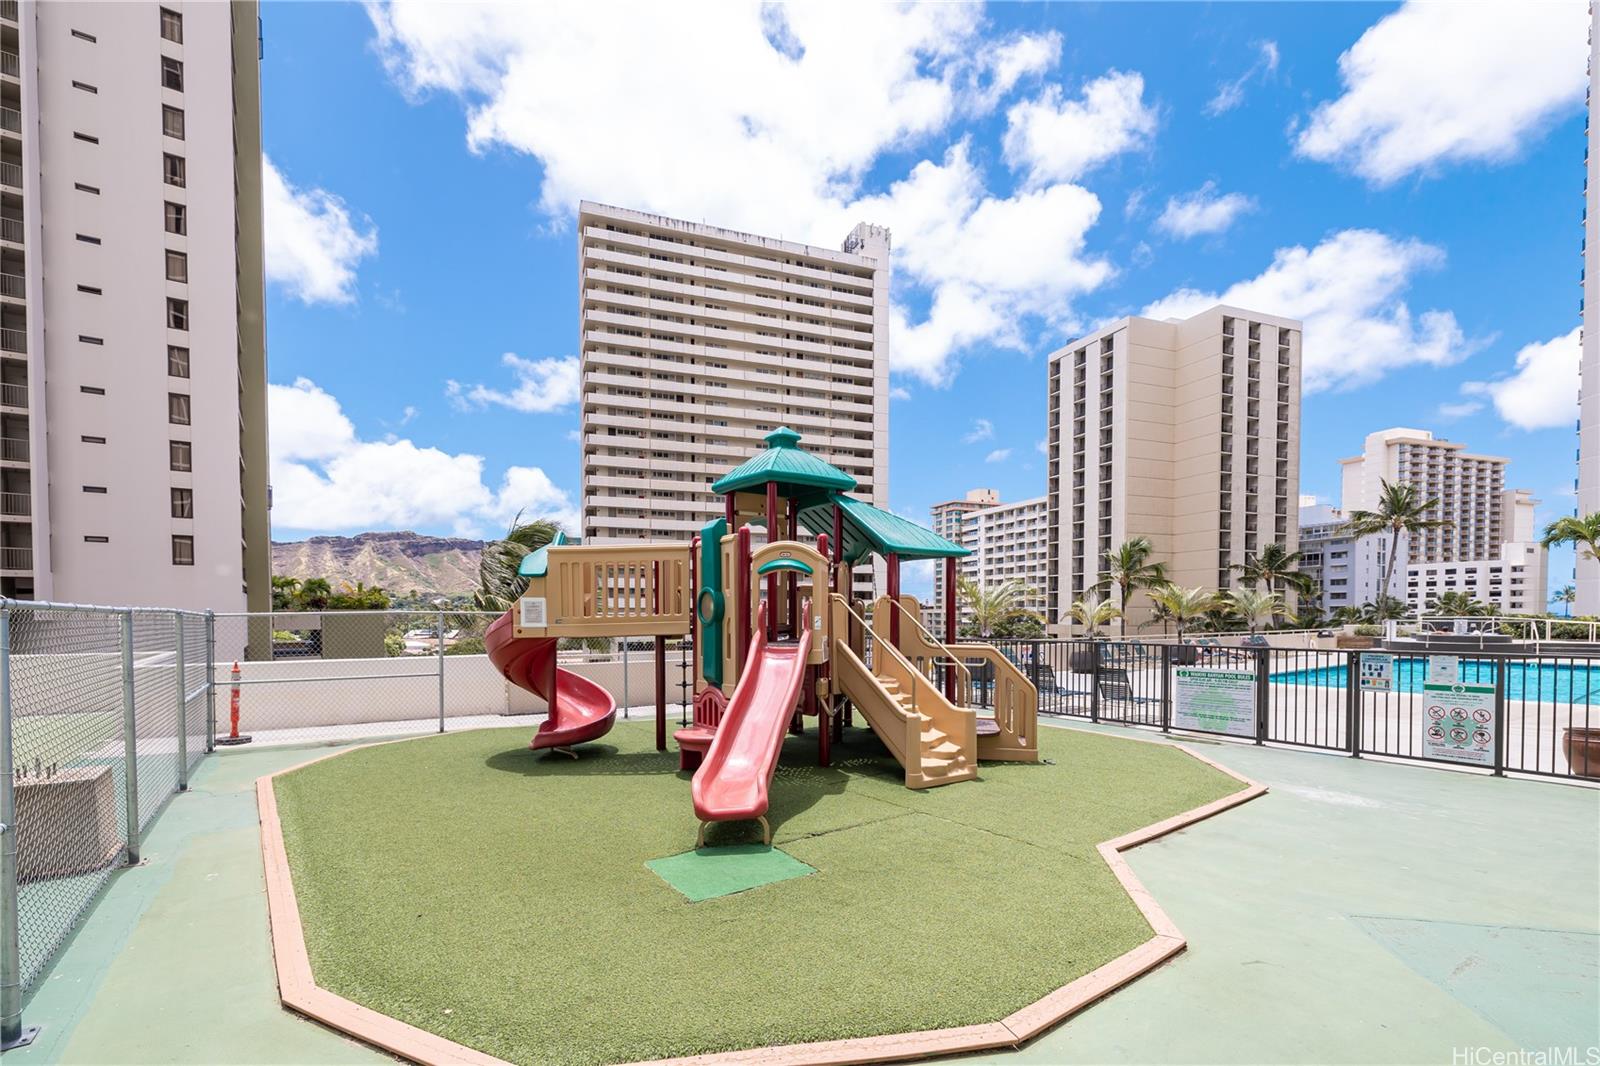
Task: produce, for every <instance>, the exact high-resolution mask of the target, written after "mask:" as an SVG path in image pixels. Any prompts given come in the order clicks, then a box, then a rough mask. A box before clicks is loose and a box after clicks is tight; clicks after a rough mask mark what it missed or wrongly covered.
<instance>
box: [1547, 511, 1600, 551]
mask: <svg viewBox="0 0 1600 1066" xmlns="http://www.w3.org/2000/svg"><path fill="white" fill-rule="evenodd" d="M1558 544H1570V545H1572V547H1573V548H1574V550H1576V552H1577V554H1578V557H1579V558H1582V559H1596V558H1600V511H1596V512H1595V513H1594V514H1590V515H1584V516H1582V517H1581V518H1580V517H1579V516H1577V515H1570V514H1569V515H1566V516H1565V517H1562V518H1558V519H1556V520H1555V521H1554V522H1551V523H1550V524H1549V525H1548V526H1545V527H1544V546H1545V547H1546V548H1554V547H1555V546H1556V545H1558Z"/></svg>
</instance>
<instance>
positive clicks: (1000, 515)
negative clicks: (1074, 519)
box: [957, 496, 1049, 620]
mask: <svg viewBox="0 0 1600 1066" xmlns="http://www.w3.org/2000/svg"><path fill="white" fill-rule="evenodd" d="M1046 499H1047V498H1046V497H1044V496H1035V497H1034V498H1033V499H1031V500H1018V501H1016V502H1015V503H1001V504H996V505H995V506H993V507H984V508H980V509H978V510H974V511H968V512H967V513H966V514H965V515H963V516H962V518H961V540H960V541H959V543H960V544H961V546H962V547H964V548H969V549H971V551H972V554H971V555H968V556H966V557H965V558H963V559H961V560H959V561H958V562H957V566H958V567H959V568H960V573H961V576H962V577H964V578H966V579H968V580H969V581H972V582H974V583H975V584H977V585H980V586H982V587H984V588H993V587H994V586H996V585H1001V584H1004V583H1005V582H1007V581H1020V582H1022V585H1023V588H1024V589H1026V590H1027V591H1026V592H1025V593H1024V595H1023V597H1022V598H1021V599H1020V600H1019V601H1018V602H1017V606H1019V607H1021V608H1022V609H1023V610H1027V611H1032V612H1034V613H1035V614H1037V615H1040V616H1041V617H1044V616H1046V615H1047V612H1048V610H1049V604H1048V603H1047V602H1046V599H1045V586H1046V583H1047V570H1048V562H1049V554H1048V549H1047V545H1048V542H1049V532H1048V529H1047V527H1048V525H1049V510H1048V508H1047V507H1046ZM967 613H969V612H963V613H962V617H963V620H965V617H966V614H967Z"/></svg>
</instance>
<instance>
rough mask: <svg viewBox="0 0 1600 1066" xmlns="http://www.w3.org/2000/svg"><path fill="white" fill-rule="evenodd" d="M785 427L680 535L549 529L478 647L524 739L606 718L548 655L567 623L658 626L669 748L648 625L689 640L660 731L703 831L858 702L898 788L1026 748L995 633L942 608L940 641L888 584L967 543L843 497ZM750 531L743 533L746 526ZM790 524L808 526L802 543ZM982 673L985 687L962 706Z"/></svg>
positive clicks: (721, 484)
mask: <svg viewBox="0 0 1600 1066" xmlns="http://www.w3.org/2000/svg"><path fill="white" fill-rule="evenodd" d="M799 439H800V438H799V434H797V433H795V432H794V431H793V430H790V429H787V428H784V429H778V430H774V431H773V432H772V433H770V434H768V435H767V437H766V443H767V447H766V449H765V450H764V451H761V452H758V453H757V454H756V455H755V456H753V457H752V458H751V459H749V460H747V461H746V462H745V463H743V464H741V465H740V466H739V467H737V468H736V469H734V470H733V471H731V472H730V473H728V474H726V475H725V476H723V477H722V478H721V479H719V480H718V481H716V482H715V483H714V484H713V485H712V486H711V488H712V491H713V492H715V493H716V494H718V495H719V496H721V497H722V498H723V503H724V515H723V517H721V518H718V519H715V520H713V521H711V522H709V523H707V524H706V526H705V527H704V528H703V529H702V530H701V531H700V533H699V534H697V535H696V536H695V537H694V538H693V539H692V541H690V542H689V543H688V544H681V543H680V544H629V545H585V544H580V543H577V542H575V541H571V540H568V539H567V538H566V537H564V536H558V537H557V538H556V539H555V540H554V541H553V542H551V543H550V544H549V545H547V546H546V547H543V548H540V549H539V550H538V551H535V552H532V553H530V554H529V555H528V556H527V557H526V558H525V559H524V560H523V562H522V565H521V568H520V571H519V572H520V573H521V574H522V575H523V576H524V577H526V578H528V587H527V589H526V591H525V592H524V593H523V596H522V598H521V599H520V600H519V601H518V603H517V605H516V607H515V608H514V609H513V610H511V611H507V612H506V614H505V615H504V616H503V617H501V618H500V619H499V620H497V621H496V622H495V623H494V624H493V625H492V626H491V627H490V629H489V632H488V634H487V635H486V638H485V644H486V647H487V650H488V653H489V657H490V660H491V661H492V662H493V663H494V664H495V666H496V667H497V668H498V669H499V670H500V672H501V673H502V674H503V675H504V676H505V677H506V678H507V679H508V680H510V681H511V682H512V683H513V684H516V685H519V686H521V687H523V688H526V689H528V690H530V691H532V692H534V693H536V694H538V695H539V696H541V697H542V698H544V699H545V701H546V702H547V704H548V705H549V717H548V719H547V720H546V721H545V723H544V724H543V725H542V726H541V727H540V729H539V731H538V733H537V734H536V735H535V736H534V738H533V740H532V742H531V744H530V747H532V748H534V749H544V748H551V749H555V750H558V751H562V752H565V753H566V754H569V755H574V757H575V756H576V753H575V752H573V751H572V746H573V745H576V744H581V743H584V742H586V741H593V740H596V739H598V738H600V737H602V736H604V735H605V734H606V732H607V731H609V730H610V728H611V726H612V723H613V722H614V721H615V717H616V706H615V703H614V701H613V700H612V698H611V697H610V695H609V694H607V693H606V692H605V690H604V689H602V688H600V687H599V686H597V685H594V684H593V683H591V682H588V681H585V680H584V679H583V678H581V677H578V676H577V675H576V674H573V673H570V672H568V671H565V670H562V669H561V668H560V666H559V665H558V661H557V660H558V655H557V651H556V649H557V646H558V641H559V640H560V639H561V638H564V637H599V636H608V637H646V636H648V637H655V638H657V640H656V656H657V658H656V676H657V685H656V747H657V750H660V751H665V750H666V709H665V702H664V695H663V689H664V684H663V683H662V681H663V675H664V667H665V664H664V660H663V658H662V651H661V648H662V645H661V638H668V637H684V636H687V637H690V638H691V640H692V644H693V648H694V662H695V684H694V699H693V722H692V724H690V725H688V726H686V727H685V728H683V729H680V730H678V731H677V732H676V733H675V735H674V739H675V740H676V742H677V744H678V747H679V752H680V756H679V757H680V766H681V767H682V768H683V769H684V770H692V771H694V772H695V774H694V779H693V783H692V787H691V793H692V798H693V802H694V807H695V813H696V815H697V817H698V818H699V819H700V823H701V826H700V842H703V840H704V835H705V830H706V827H707V825H709V824H710V823H712V822H722V821H743V820H755V821H758V822H760V824H761V827H762V835H763V841H764V842H766V843H770V842H771V828H770V826H769V825H768V824H767V821H766V817H765V815H766V812H767V808H768V803H769V798H768V790H769V788H770V785H771V781H772V777H773V772H774V771H775V769H776V767H777V762H778V756H779V752H780V750H781V748H782V745H783V742H784V738H785V736H786V735H789V734H803V733H804V732H805V719H806V718H808V717H809V718H815V719H816V720H817V721H816V736H817V753H818V761H819V764H820V765H822V766H827V765H829V761H830V758H831V747H832V744H833V743H834V742H835V741H837V740H838V739H839V738H840V737H841V736H842V731H843V730H844V729H845V728H847V727H849V726H851V725H853V724H854V717H855V715H856V714H858V713H859V714H860V716H861V717H862V718H863V719H865V721H866V724H867V725H868V726H869V727H870V728H871V729H872V731H873V732H874V733H876V734H877V736H878V737H879V738H880V739H881V740H882V741H883V744H884V746H885V747H886V748H888V750H889V751H890V753H891V754H893V756H894V758H895V759H896V760H897V761H898V762H899V763H900V765H901V767H902V768H903V770H904V772H905V784H906V787H907V788H915V789H920V788H930V787H934V786H937V785H946V784H953V783H956V782H960V781H967V780H971V779H973V778H974V777H976V776H977V772H978V763H979V762H980V761H981V760H997V761H1009V762H1036V761H1037V760H1038V737H1037V732H1036V727H1037V714H1038V695H1037V692H1036V691H1035V689H1034V687H1033V685H1032V684H1031V683H1030V682H1029V681H1028V679H1027V678H1026V677H1025V676H1024V674H1023V673H1022V671H1021V670H1020V669H1019V668H1018V667H1017V666H1016V664H1014V663H1013V662H1012V661H1011V660H1010V659H1008V658H1007V657H1006V656H1005V655H1004V654H1002V653H1001V652H1000V651H999V650H998V649H996V648H994V647H991V646H989V645H986V644H960V643H956V641H955V605H954V602H953V600H952V601H951V602H948V603H947V604H946V607H945V619H944V630H945V632H944V635H943V639H942V640H941V639H939V638H938V637H935V636H934V635H933V634H931V633H929V632H928V631H927V629H926V628H924V626H923V625H922V623H921V621H920V619H921V612H920V609H919V607H918V604H917V602H916V600H915V599H914V598H912V597H910V596H902V595H901V593H900V567H901V563H902V562H903V561H905V560H908V559H911V560H915V559H935V560H940V561H941V562H942V564H943V565H944V566H945V575H946V581H947V587H950V588H954V587H955V565H956V560H957V559H958V558H959V557H961V556H963V555H966V554H968V553H967V551H966V549H964V548H962V547H961V546H960V545H957V544H954V543H952V542H950V541H948V540H945V539H944V538H942V537H939V536H937V535H936V534H934V533H933V532H931V531H929V530H927V529H924V528H922V527H921V526H918V525H917V524H916V523H914V522H910V521H907V520H906V519H903V518H901V517H899V516H898V515H894V514H891V513H890V512H888V511H884V510H881V509H879V508H876V507H873V506H872V505H870V504H868V503H866V502H864V501H861V500H858V499H855V498H854V497H851V496H850V495H848V493H849V492H850V491H852V490H853V489H854V488H855V487H856V482H855V479H854V478H852V477H851V476H850V475H848V474H846V473H844V472H843V471H841V470H839V469H838V468H837V467H834V466H832V465H831V464H829V463H826V462H824V461H823V460H821V459H819V458H817V457H816V456H813V455H811V454H809V453H807V452H805V451H803V450H802V449H800V448H799V447H798V443H799ZM754 526H762V527H764V530H765V533H766V538H765V539H766V543H764V544H762V545H760V546H759V547H755V546H754V545H753V538H752V527H754ZM802 528H803V529H804V530H805V531H806V533H809V534H810V535H811V536H812V537H814V538H815V539H814V541H812V542H810V543H807V542H806V541H803V540H801V539H800V538H801V530H802ZM873 555H877V556H879V557H881V558H882V559H883V560H884V562H885V564H886V569H887V586H888V588H887V593H886V595H883V596H880V597H879V598H878V599H877V601H876V602H874V603H873V604H871V606H870V609H869V607H868V605H867V604H866V603H864V602H862V601H858V600H854V599H853V598H852V596H851V581H850V579H851V573H852V570H853V568H854V567H855V566H856V565H858V564H860V563H862V562H864V561H866V560H868V559H869V558H870V557H871V556H873ZM979 687H981V688H982V689H983V690H984V691H985V695H986V696H988V697H989V698H986V699H984V700H983V701H982V702H983V703H984V704H985V705H986V706H984V707H983V708H982V710H981V711H980V710H976V709H974V707H973V706H972V704H973V696H974V693H975V691H977V689H978V688H979Z"/></svg>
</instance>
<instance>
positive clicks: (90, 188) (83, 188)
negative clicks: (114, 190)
mask: <svg viewBox="0 0 1600 1066" xmlns="http://www.w3.org/2000/svg"><path fill="white" fill-rule="evenodd" d="M72 187H73V188H74V189H77V190H78V191H79V192H86V193H88V194H89V195H90V196H99V195H100V189H99V187H98V186H95V185H85V184H84V183H83V182H81V181H75V182H73V183H72Z"/></svg>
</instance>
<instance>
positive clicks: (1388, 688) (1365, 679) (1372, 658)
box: [1360, 651, 1394, 692]
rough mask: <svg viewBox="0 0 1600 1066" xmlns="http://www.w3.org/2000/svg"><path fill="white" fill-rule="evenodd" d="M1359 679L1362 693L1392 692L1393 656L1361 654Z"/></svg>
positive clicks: (1369, 652)
mask: <svg viewBox="0 0 1600 1066" xmlns="http://www.w3.org/2000/svg"><path fill="white" fill-rule="evenodd" d="M1360 678H1361V691H1362V692H1392V691H1393V690H1394V656H1393V655H1388V654H1385V653H1383V652H1375V651H1364V652H1362V653H1361V675H1360Z"/></svg>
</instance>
